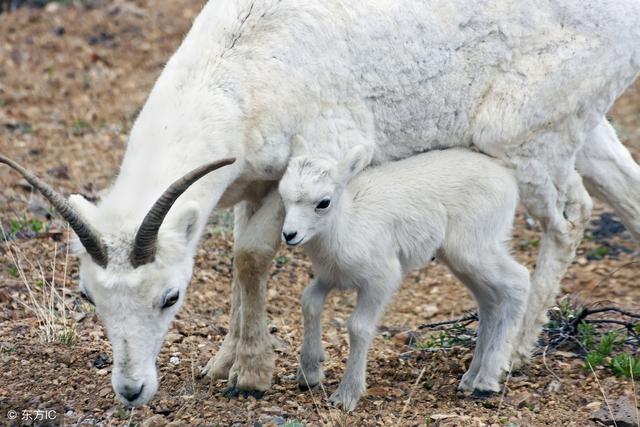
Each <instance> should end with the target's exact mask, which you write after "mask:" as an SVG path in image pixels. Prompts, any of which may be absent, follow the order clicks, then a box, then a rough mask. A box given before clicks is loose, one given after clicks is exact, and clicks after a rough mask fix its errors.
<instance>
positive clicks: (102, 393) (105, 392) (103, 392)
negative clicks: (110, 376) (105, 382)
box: [99, 387, 111, 397]
mask: <svg viewBox="0 0 640 427" xmlns="http://www.w3.org/2000/svg"><path fill="white" fill-rule="evenodd" d="M109 393H111V387H105V388H103V389H102V390H100V393H99V394H100V397H107V396H108V395H109Z"/></svg>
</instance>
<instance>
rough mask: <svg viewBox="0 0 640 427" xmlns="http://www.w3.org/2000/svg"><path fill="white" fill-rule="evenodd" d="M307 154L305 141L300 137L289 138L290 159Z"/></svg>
mask: <svg viewBox="0 0 640 427" xmlns="http://www.w3.org/2000/svg"><path fill="white" fill-rule="evenodd" d="M306 153H307V141H306V140H305V139H304V138H303V137H302V135H293V136H292V137H291V157H298V156H303V155H305V154H306Z"/></svg>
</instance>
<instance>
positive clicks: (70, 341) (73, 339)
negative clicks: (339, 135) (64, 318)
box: [58, 327, 78, 347]
mask: <svg viewBox="0 0 640 427" xmlns="http://www.w3.org/2000/svg"><path fill="white" fill-rule="evenodd" d="M58 339H59V340H60V342H61V343H62V344H64V345H66V346H67V347H72V346H74V345H75V344H76V343H77V342H78V336H77V335H76V331H75V330H74V329H73V328H70V327H67V328H65V329H64V330H63V331H62V332H60V335H59V336H58Z"/></svg>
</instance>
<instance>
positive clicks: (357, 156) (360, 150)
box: [338, 145, 371, 181]
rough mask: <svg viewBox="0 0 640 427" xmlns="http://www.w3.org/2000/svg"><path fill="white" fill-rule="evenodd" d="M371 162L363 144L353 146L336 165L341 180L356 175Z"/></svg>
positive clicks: (369, 154)
mask: <svg viewBox="0 0 640 427" xmlns="http://www.w3.org/2000/svg"><path fill="white" fill-rule="evenodd" d="M370 162H371V153H370V151H369V150H367V148H366V147H365V146H364V145H356V146H355V147H353V148H352V149H351V150H349V152H348V153H347V155H346V156H345V158H344V159H342V160H341V161H340V163H339V165H338V171H339V173H340V175H341V177H342V179H343V180H345V181H348V180H350V179H351V178H353V177H354V176H356V175H357V174H358V173H359V172H360V171H361V170H362V169H364V168H366V167H367V165H368V164H369V163H370Z"/></svg>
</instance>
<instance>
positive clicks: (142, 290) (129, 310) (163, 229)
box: [0, 156, 234, 406]
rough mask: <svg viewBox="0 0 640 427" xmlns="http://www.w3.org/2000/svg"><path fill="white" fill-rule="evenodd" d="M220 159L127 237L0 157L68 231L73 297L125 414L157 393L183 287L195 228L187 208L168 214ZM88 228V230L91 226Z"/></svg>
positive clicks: (187, 180) (192, 208)
mask: <svg viewBox="0 0 640 427" xmlns="http://www.w3.org/2000/svg"><path fill="white" fill-rule="evenodd" d="M233 161H234V159H225V160H221V161H218V162H215V163H211V164H208V165H205V166H203V167H201V168H198V169H196V170H194V171H192V172H190V173H188V174H187V175H185V176H184V177H182V178H181V179H179V180H178V181H176V182H174V183H173V184H172V185H171V186H170V187H169V188H168V189H167V190H166V191H165V192H164V193H163V195H162V196H161V197H160V198H159V199H158V200H157V201H156V202H155V204H154V205H153V207H152V208H151V210H150V211H149V212H148V213H147V214H146V216H145V217H144V220H143V221H142V223H141V224H140V226H139V227H137V228H136V229H135V230H128V229H127V228H126V227H124V226H123V227H122V228H119V227H118V224H117V223H114V221H113V218H111V219H110V220H109V219H108V218H107V216H108V214H107V213H105V212H104V211H103V209H101V208H97V207H96V206H94V205H93V204H91V203H90V202H88V201H87V200H85V199H84V198H83V197H81V196H71V197H70V198H69V200H66V199H64V198H63V197H62V196H61V195H59V194H57V193H55V192H54V191H53V190H52V189H51V188H50V187H49V186H48V185H46V184H45V183H44V182H42V181H41V180H40V179H39V178H37V177H36V176H34V175H33V174H31V173H30V172H28V171H26V170H25V169H24V168H22V167H21V166H20V165H18V164H16V163H15V162H13V161H11V160H9V159H6V158H4V157H2V156H0V163H5V164H8V165H9V166H11V167H12V168H14V169H16V170H17V171H19V172H20V173H21V174H22V175H23V176H24V177H25V178H26V179H27V181H29V182H30V183H31V184H32V185H33V186H34V188H36V189H38V190H39V191H40V192H41V193H42V194H43V195H44V196H45V197H47V198H48V199H49V200H50V201H51V203H52V205H53V206H54V207H56V208H57V210H58V211H59V212H60V213H61V214H62V216H63V217H64V218H65V219H66V220H67V221H68V222H69V224H70V226H71V227H72V228H73V230H74V231H75V233H76V235H77V237H78V242H77V244H76V245H75V246H76V247H77V253H78V256H79V257H80V289H81V291H82V293H83V295H84V296H85V298H86V299H87V300H88V301H89V302H91V303H92V304H94V305H95V309H96V313H97V314H98V316H99V317H100V319H101V320H102V322H103V323H104V325H105V328H106V330H107V335H108V336H109V340H110V341H111V345H112V349H113V371H112V378H111V382H112V385H113V388H114V391H115V392H116V395H117V396H118V398H119V399H120V400H121V401H122V402H123V403H125V404H127V405H130V406H139V405H143V404H145V403H146V402H148V401H149V400H150V399H151V398H152V397H153V396H154V394H155V392H156V391H157V389H158V379H157V373H156V358H157V356H158V353H159V351H160V348H161V346H162V343H163V341H164V338H165V336H166V333H167V330H168V329H169V325H170V323H171V321H172V319H173V317H174V315H175V313H176V312H177V310H178V308H179V307H180V305H181V304H182V301H183V300H184V297H185V294H186V288H187V286H188V283H189V280H190V279H191V274H192V267H193V258H194V252H195V250H196V246H197V240H198V235H199V232H198V231H199V229H200V228H201V227H200V226H201V222H203V221H205V220H206V218H203V217H202V216H203V215H202V212H200V211H199V209H198V204H197V203H195V202H186V203H183V204H181V205H180V206H175V208H174V209H171V207H172V206H173V204H174V202H175V201H176V200H177V199H178V197H179V196H180V195H181V194H182V193H184V191H186V190H187V189H188V188H189V186H191V185H192V184H193V183H195V182H196V181H197V180H198V179H200V178H201V177H203V176H204V175H206V174H208V173H209V172H212V171H213V170H215V169H218V168H220V167H222V166H225V165H228V164H231V163H233ZM94 224H95V225H94Z"/></svg>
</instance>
